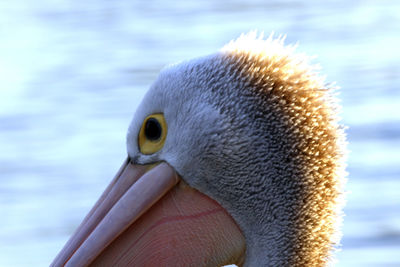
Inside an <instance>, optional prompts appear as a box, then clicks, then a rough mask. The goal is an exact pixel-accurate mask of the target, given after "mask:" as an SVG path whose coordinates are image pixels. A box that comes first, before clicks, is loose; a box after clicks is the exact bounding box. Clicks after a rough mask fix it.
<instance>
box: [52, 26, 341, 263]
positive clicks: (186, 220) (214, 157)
mask: <svg viewBox="0 0 400 267" xmlns="http://www.w3.org/2000/svg"><path fill="white" fill-rule="evenodd" d="M283 39H284V38H274V37H273V36H272V35H271V36H270V37H268V38H264V37H263V36H262V35H259V34H258V33H254V32H251V33H248V34H245V35H241V36H240V37H239V38H238V39H236V40H234V41H231V42H230V43H229V44H227V45H226V46H224V47H223V48H222V49H221V50H220V51H219V52H217V53H215V54H211V55H209V56H205V57H200V58H197V59H194V60H189V61H184V62H181V63H179V64H174V65H170V66H168V67H166V68H165V69H163V70H162V71H161V73H160V74H159V76H158V78H157V79H156V81H155V82H154V83H153V84H152V85H151V87H150V89H149V91H148V92H147V94H146V95H145V96H144V98H143V100H142V102H141V104H140V105H139V107H138V109H137V111H136V113H135V115H134V117H133V120H132V122H131V124H130V126H129V129H128V134H127V154H128V156H127V160H126V161H125V162H124V163H123V165H122V167H121V169H120V170H119V171H118V173H117V175H116V177H115V178H114V180H113V181H112V182H111V184H110V185H109V186H108V188H107V189H106V190H105V192H104V193H103V195H102V196H101V197H100V199H99V200H98V201H97V203H96V204H95V205H94V207H93V208H92V210H91V211H90V212H89V214H88V215H87V216H86V218H85V219H84V220H83V222H82V224H81V225H80V226H79V227H78V229H77V230H76V232H75V233H74V235H73V236H72V237H71V239H70V240H69V241H68V242H67V244H66V245H65V246H64V248H63V249H62V250H61V252H60V253H59V254H58V255H57V257H56V258H55V259H54V261H53V263H52V264H51V265H52V266H88V265H92V266H221V265H226V264H236V265H238V266H325V265H329V264H330V263H331V262H332V260H334V251H335V249H336V248H337V246H338V244H339V241H340V240H339V239H340V234H339V232H340V231H339V228H340V224H341V218H342V212H341V209H342V206H343V185H344V181H345V157H344V156H345V135H344V130H343V126H342V125H341V124H340V120H339V116H338V104H337V100H336V97H335V93H334V92H335V90H334V89H335V88H334V86H332V85H330V84H327V83H325V81H324V78H323V77H321V76H320V75H319V73H318V70H317V69H316V66H314V65H312V64H310V63H309V58H308V57H307V56H305V55H303V54H300V53H297V52H295V46H285V45H284V41H283Z"/></svg>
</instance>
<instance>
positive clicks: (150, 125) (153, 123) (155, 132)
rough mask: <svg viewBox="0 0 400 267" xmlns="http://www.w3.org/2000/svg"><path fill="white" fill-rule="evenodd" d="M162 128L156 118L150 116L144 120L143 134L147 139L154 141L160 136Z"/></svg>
mask: <svg viewBox="0 0 400 267" xmlns="http://www.w3.org/2000/svg"><path fill="white" fill-rule="evenodd" d="M161 132H162V128H161V125H160V123H159V122H158V120H156V119H154V118H150V119H148V120H147V121H146V125H145V128H144V134H145V135H146V137H147V139H149V140H151V141H156V140H158V139H160V137H161Z"/></svg>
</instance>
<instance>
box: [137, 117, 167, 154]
mask: <svg viewBox="0 0 400 267" xmlns="http://www.w3.org/2000/svg"><path fill="white" fill-rule="evenodd" d="M166 137H167V123H166V122H165V118H164V115H163V114H161V113H157V114H152V115H150V116H148V117H147V118H146V119H144V121H143V124H142V128H141V129H140V132H139V140H138V141H139V142H138V143H139V150H140V152H141V153H143V154H146V155H148V154H153V153H155V152H157V151H159V150H160V149H161V148H162V147H163V146H164V142H165V138H166Z"/></svg>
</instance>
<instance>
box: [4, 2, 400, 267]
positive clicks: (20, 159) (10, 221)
mask: <svg viewBox="0 0 400 267" xmlns="http://www.w3.org/2000/svg"><path fill="white" fill-rule="evenodd" d="M399 14H400V2H399V1H395V0H393V1H345V0H340V1H334V2H333V1H295V0H292V1H289V0H286V1H261V0H260V1H255V0H253V1H243V0H242V1H226V0H224V1H212V0H204V1H196V2H189V1H183V0H182V1H132V0H130V1H128V0H124V1H98V0H97V1H94V0H87V1H71V0H58V1H50V0H37V1H28V0H27V1H23V0H14V1H2V2H1V3H0V212H1V215H0V216H1V218H0V266H46V265H48V264H49V263H50V262H51V260H52V259H53V257H54V256H55V255H56V254H57V252H58V251H59V250H60V249H61V247H62V246H63V244H64V243H65V242H66V240H67V239H68V237H69V235H70V234H71V233H72V231H73V230H74V229H75V227H77V225H78V224H79V222H80V221H81V220H82V218H83V216H84V215H85V214H86V213H87V212H88V210H89V208H90V207H91V206H92V205H93V203H94V201H95V200H96V199H97V198H98V196H99V195H100V193H101V192H102V191H103V189H104V188H105V186H106V185H107V184H108V182H109V181H110V179H111V177H112V176H113V174H114V173H115V172H116V170H117V169H118V168H119V166H120V164H121V163H122V161H123V159H124V158H125V155H126V152H125V131H126V129H127V126H128V123H129V121H130V119H131V116H132V114H133V112H134V110H135V109H136V107H137V105H138V103H139V102H140V99H141V97H142V96H143V94H144V92H145V91H146V89H147V87H148V85H149V84H150V83H151V82H152V81H153V79H154V78H155V77H156V76H157V73H158V71H159V70H160V69H161V68H162V67H163V66H164V65H166V64H168V63H172V62H176V61H180V60H183V59H188V58H193V57H196V56H200V55H205V54H209V53H212V52H214V51H216V50H217V49H219V48H220V47H221V46H223V45H224V44H225V43H227V42H228V41H229V40H231V39H233V38H236V37H237V36H239V34H240V33H241V32H247V31H248V30H251V29H260V30H264V31H265V32H266V33H269V32H271V31H275V32H276V33H278V34H280V33H283V34H287V41H286V42H287V43H295V42H299V51H301V52H306V53H308V54H310V55H317V58H316V59H315V62H318V63H320V64H321V65H322V67H323V73H324V74H326V75H327V77H328V80H329V81H336V82H337V84H338V85H340V86H341V88H342V89H341V94H340V98H341V99H342V105H343V113H342V117H343V122H344V123H345V124H346V125H347V126H349V129H348V131H347V132H348V140H349V149H350V150H351V153H350V155H349V167H348V171H349V173H350V174H349V182H348V185H347V191H348V197H347V199H348V203H347V206H346V209H345V212H346V217H345V220H344V228H343V234H344V236H343V240H342V244H343V246H342V249H341V251H340V252H339V253H338V254H337V256H338V263H337V265H338V266H400V152H399V148H400V111H399V105H400V88H399V86H400V53H399V52H398V49H399V47H400V35H399V33H400V16H399Z"/></svg>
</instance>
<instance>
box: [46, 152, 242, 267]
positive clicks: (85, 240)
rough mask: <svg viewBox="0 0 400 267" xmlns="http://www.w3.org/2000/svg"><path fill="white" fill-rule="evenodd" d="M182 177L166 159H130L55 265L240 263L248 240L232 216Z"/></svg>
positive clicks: (65, 247)
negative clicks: (156, 161) (145, 162)
mask: <svg viewBox="0 0 400 267" xmlns="http://www.w3.org/2000/svg"><path fill="white" fill-rule="evenodd" d="M180 180H181V179H180V178H179V176H178V174H177V173H176V172H175V170H174V169H173V168H172V167H171V166H169V165H168V164H167V163H160V164H158V165H156V166H155V167H154V168H151V169H150V167H149V166H142V165H134V164H132V163H131V162H130V161H129V159H127V160H126V161H125V162H124V163H123V165H122V166H121V168H120V170H119V171H118V173H117V175H116V176H115V178H114V179H113V181H112V182H111V183H110V185H109V186H108V187H107V189H106V190H105V191H104V193H103V194H102V196H101V197H100V199H99V200H98V201H97V203H96V204H95V205H94V207H93V208H92V210H91V211H90V212H89V214H88V215H87V216H86V218H85V219H84V220H83V222H82V223H81V225H80V226H79V227H78V229H77V230H76V232H75V233H74V235H73V236H72V237H71V238H70V240H69V241H68V242H67V243H66V245H65V246H64V248H63V249H62V250H61V252H60V253H59V254H58V255H57V257H56V258H55V259H54V261H53V263H52V264H51V266H78V267H79V266H88V265H90V264H93V265H98V264H100V263H101V265H104V266H116V265H118V266H121V265H127V266H128V265H129V266H153V265H152V264H150V263H151V262H153V263H154V264H155V266H156V265H158V266H161V265H160V264H162V265H168V263H169V262H170V263H172V265H174V266H177V264H176V263H178V262H179V261H180V262H181V263H182V265H192V263H193V264H194V265H195V266H204V265H205V263H207V262H206V261H205V260H208V261H209V260H210V259H207V258H209V257H211V261H210V262H209V263H211V264H219V265H221V264H225V263H226V264H230V263H239V264H240V263H241V261H243V255H244V251H245V243H244V238H243V236H242V234H241V232H240V230H239V228H238V227H237V225H236V224H235V222H234V221H233V219H232V218H231V217H230V215H229V214H228V213H227V212H226V211H225V210H224V209H223V208H222V207H221V206H220V205H219V204H218V203H217V202H215V201H214V200H212V199H210V198H208V197H207V196H205V195H203V194H201V193H200V192H198V191H196V190H194V189H192V188H190V187H189V186H187V185H186V184H185V183H184V182H183V181H182V182H180ZM178 183H179V186H176V185H177V184H178ZM210 227H211V228H210ZM172 229H178V232H177V233H176V236H175V237H174V235H172V236H171V230H172ZM211 229H212V230H211ZM210 230H211V231H210ZM218 234H219V235H220V236H218ZM196 237H197V240H196ZM215 237H217V239H216V240H215ZM177 238H178V239H177ZM188 238H189V239H190V240H188ZM222 242H226V244H220V243H222ZM149 244H150V245H149ZM171 245H174V246H173V247H171ZM188 245H189V246H190V249H188ZM146 246H147V247H146ZM200 247H205V248H206V252H205V253H203V254H202V253H198V249H202V248H200ZM227 247H228V248H230V247H231V248H230V249H226V248H227ZM216 248H221V250H224V251H225V252H223V253H221V252H220V251H219V249H216ZM177 251H178V252H179V253H178V254H179V255H177V254H176V252H177ZM193 252H194V253H197V254H198V255H197V256H198V259H195V258H196V257H193V255H192V254H193ZM210 253H211V254H216V255H210ZM221 255H223V256H222V257H221ZM176 258H178V259H176ZM206 265H209V264H208V263H207V264H206Z"/></svg>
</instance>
